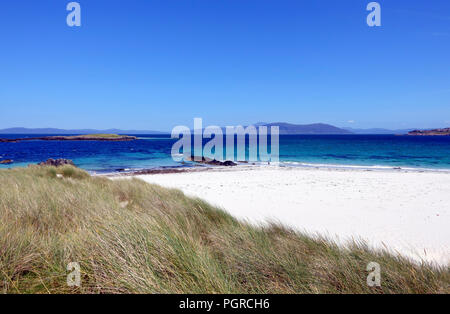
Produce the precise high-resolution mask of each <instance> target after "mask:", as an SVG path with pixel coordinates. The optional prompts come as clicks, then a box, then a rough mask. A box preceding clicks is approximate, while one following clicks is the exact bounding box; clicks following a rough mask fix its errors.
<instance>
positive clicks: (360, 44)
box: [0, 0, 450, 130]
mask: <svg viewBox="0 0 450 314" xmlns="http://www.w3.org/2000/svg"><path fill="white" fill-rule="evenodd" d="M69 2H70V1H69V0H33V1H31V0H14V1H12V0H8V1H1V3H0V40H1V41H0V42H1V46H0V48H1V49H0V128H6V127H15V126H24V127H59V128H110V127H117V128H123V129H126V128H128V129H154V130H155V129H156V130H170V129H171V128H172V127H173V126H174V125H177V124H184V125H190V126H192V123H193V121H192V119H193V118H194V117H202V118H203V119H204V123H205V124H207V125H212V124H218V125H235V124H248V123H254V122H258V121H265V122H276V121H286V122H292V123H314V122H325V123H331V124H333V125H337V126H350V127H364V128H365V127H386V128H407V127H423V128H426V127H442V126H450V1H448V0H433V1H428V0H420V1H418V0H408V1H407V0H389V1H387V0H384V1H379V2H380V4H381V7H382V26H381V27H380V28H369V27H368V26H367V24H366V16H367V14H368V12H367V11H366V5H367V4H368V3H369V2H370V1H369V0H341V1H335V0H329V1H325V0H320V1H319V0H308V1H305V0H292V1H285V0H201V1H200V0H159V1H155V0H80V1H78V2H79V3H80V4H81V9H82V26H81V27H80V28H70V27H68V26H67V25H66V16H67V14H68V12H66V5H67V4H68V3H69Z"/></svg>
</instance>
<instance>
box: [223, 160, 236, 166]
mask: <svg viewBox="0 0 450 314" xmlns="http://www.w3.org/2000/svg"><path fill="white" fill-rule="evenodd" d="M236 165H237V164H236V163H235V162H232V161H231V160H225V161H224V162H223V163H222V166H227V167H232V166H236Z"/></svg>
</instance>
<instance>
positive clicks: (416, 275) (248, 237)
mask: <svg viewBox="0 0 450 314" xmlns="http://www.w3.org/2000/svg"><path fill="white" fill-rule="evenodd" d="M248 206H252V204H249V205H248ZM372 261H374V262H377V263H379V264H380V266H381V287H379V288H371V287H368V285H367V283H366V277H367V274H368V272H367V271H366V266H367V264H368V263H369V262H372ZM70 262H78V263H79V264H80V266H81V287H80V288H77V287H68V286H67V284H66V277H67V274H68V271H67V269H66V267H67V264H68V263H70ZM449 285H450V275H449V268H448V267H441V268H437V267H432V266H430V265H427V264H422V265H418V264H414V263H412V262H410V261H408V260H407V259H405V258H400V257H394V256H392V255H390V254H389V253H387V252H383V251H372V250H369V249H368V248H367V247H366V246H365V245H364V244H361V243H359V244H358V243H355V244H353V245H351V246H348V247H346V248H342V247H338V246H337V245H335V244H334V243H332V242H330V241H328V240H326V239H322V238H318V237H311V236H308V235H305V234H301V233H297V232H294V231H292V230H289V229H287V228H284V227H283V226H280V225H276V224H272V225H269V226H266V227H255V226H252V225H249V224H246V223H243V222H239V221H238V220H236V219H234V218H233V217H231V216H230V215H228V214H227V213H225V212H224V211H222V210H220V209H217V208H215V207H213V206H211V205H209V204H207V203H205V202H204V201H202V200H200V199H193V198H188V197H186V196H184V195H183V193H182V192H180V191H178V190H170V189H165V188H161V187H159V186H156V185H150V184H147V183H145V182H143V181H141V180H137V179H132V180H114V181H112V180H109V179H107V178H103V177H90V176H89V175H88V174H87V173H86V172H84V171H82V170H79V169H77V168H74V167H71V166H65V167H60V168H52V167H38V166H34V167H29V168H26V169H24V168H17V169H12V170H1V171H0V293H1V292H5V293H448V292H449Z"/></svg>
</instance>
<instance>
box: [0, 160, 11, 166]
mask: <svg viewBox="0 0 450 314" xmlns="http://www.w3.org/2000/svg"><path fill="white" fill-rule="evenodd" d="M13 162H14V161H13V160H11V159H5V160H2V161H0V164H2V165H9V164H12V163H13Z"/></svg>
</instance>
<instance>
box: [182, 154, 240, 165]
mask: <svg viewBox="0 0 450 314" xmlns="http://www.w3.org/2000/svg"><path fill="white" fill-rule="evenodd" d="M197 159H200V157H198V158H197ZM189 160H190V161H194V162H198V163H201V164H206V165H212V166H225V167H233V166H236V165H237V164H236V163H235V162H232V161H231V160H225V161H220V160H216V159H210V158H205V157H203V156H202V158H201V160H196V158H195V156H193V155H192V156H191V158H190V159H189Z"/></svg>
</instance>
